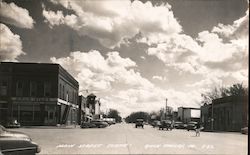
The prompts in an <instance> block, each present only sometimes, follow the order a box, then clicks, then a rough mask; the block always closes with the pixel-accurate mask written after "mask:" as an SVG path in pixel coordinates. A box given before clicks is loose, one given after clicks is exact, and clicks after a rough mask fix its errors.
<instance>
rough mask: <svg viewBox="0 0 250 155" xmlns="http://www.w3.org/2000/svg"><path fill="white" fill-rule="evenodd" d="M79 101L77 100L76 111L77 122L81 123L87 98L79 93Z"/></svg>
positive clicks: (83, 118) (84, 114) (84, 115)
mask: <svg viewBox="0 0 250 155" xmlns="http://www.w3.org/2000/svg"><path fill="white" fill-rule="evenodd" d="M78 99H79V101H78V104H79V111H78V124H81V122H82V121H84V120H85V119H87V118H85V117H86V108H87V107H86V106H87V98H86V97H84V96H82V95H80V96H79V97H78Z"/></svg>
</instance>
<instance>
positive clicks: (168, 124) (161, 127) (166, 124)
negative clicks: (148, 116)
mask: <svg viewBox="0 0 250 155" xmlns="http://www.w3.org/2000/svg"><path fill="white" fill-rule="evenodd" d="M164 129H167V130H172V129H173V126H172V122H171V121H170V120H162V121H161V124H160V125H159V130H164Z"/></svg>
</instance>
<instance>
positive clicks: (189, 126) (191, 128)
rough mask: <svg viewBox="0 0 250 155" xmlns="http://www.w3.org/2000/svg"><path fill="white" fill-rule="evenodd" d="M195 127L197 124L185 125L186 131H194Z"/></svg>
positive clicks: (189, 123)
mask: <svg viewBox="0 0 250 155" xmlns="http://www.w3.org/2000/svg"><path fill="white" fill-rule="evenodd" d="M196 125H197V122H188V124H187V131H189V130H195V128H196Z"/></svg>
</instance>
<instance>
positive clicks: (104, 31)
mask: <svg viewBox="0 0 250 155" xmlns="http://www.w3.org/2000/svg"><path fill="white" fill-rule="evenodd" d="M52 2H53V3H55V4H61V5H62V6H64V7H65V8H68V9H72V10H74V11H75V13H76V15H70V16H74V19H72V18H73V17H72V18H70V19H71V23H70V24H69V23H68V22H66V21H65V19H66V17H67V16H68V15H67V16H66V17H64V16H63V15H62V12H60V11H59V12H58V11H57V12H52V11H46V10H45V9H44V10H43V15H44V16H45V18H46V21H48V22H49V23H50V25H51V26H54V25H59V24H66V25H68V26H70V27H72V28H73V29H75V30H77V31H78V32H79V33H80V34H82V35H88V36H90V37H92V38H94V39H97V40H98V41H99V42H100V43H101V44H103V45H104V46H106V47H111V48H113V47H115V46H119V45H120V44H121V43H124V40H126V39H127V38H132V37H134V36H135V35H136V34H138V33H139V32H141V34H142V35H143V36H144V37H147V39H150V40H151V39H153V40H154V39H155V38H154V36H156V35H161V33H164V34H167V35H172V34H176V33H179V32H181V31H182V27H181V26H180V24H179V23H178V21H177V20H176V18H175V17H174V15H173V12H172V10H171V6H170V5H168V4H162V5H160V6H153V5H152V3H151V2H146V3H142V2H140V1H138V0H135V1H133V2H131V1H130V0H122V1H117V0H105V1H101V2H100V1H98V2H97V1H89V0H87V1H67V0H66V1H60V0H59V1H55V0H53V1H52ZM159 16H164V18H159ZM73 21H74V22H73ZM158 39H159V37H158Z"/></svg>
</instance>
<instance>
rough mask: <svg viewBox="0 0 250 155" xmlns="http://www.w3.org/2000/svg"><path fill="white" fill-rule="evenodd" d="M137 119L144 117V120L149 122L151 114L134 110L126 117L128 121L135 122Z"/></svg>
mask: <svg viewBox="0 0 250 155" xmlns="http://www.w3.org/2000/svg"><path fill="white" fill-rule="evenodd" d="M136 119H143V120H144V121H146V122H148V120H149V119H150V115H149V114H148V113H147V112H142V111H139V112H133V113H131V114H130V115H129V116H128V117H126V118H125V121H126V122H127V123H135V122H136Z"/></svg>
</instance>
